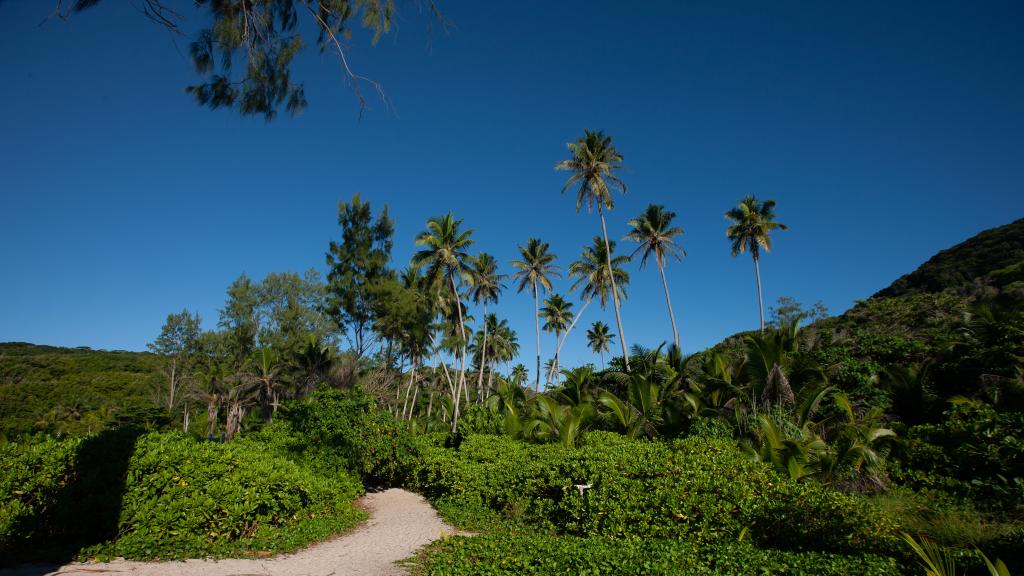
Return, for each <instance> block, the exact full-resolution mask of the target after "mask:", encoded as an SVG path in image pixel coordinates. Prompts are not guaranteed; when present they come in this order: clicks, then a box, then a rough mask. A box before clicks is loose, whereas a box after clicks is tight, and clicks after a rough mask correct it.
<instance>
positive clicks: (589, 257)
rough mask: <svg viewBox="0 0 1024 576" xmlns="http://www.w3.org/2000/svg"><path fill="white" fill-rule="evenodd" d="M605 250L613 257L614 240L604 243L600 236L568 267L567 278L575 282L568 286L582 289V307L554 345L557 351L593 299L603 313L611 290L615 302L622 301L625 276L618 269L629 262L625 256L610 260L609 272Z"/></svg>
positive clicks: (623, 271) (595, 237)
mask: <svg viewBox="0 0 1024 576" xmlns="http://www.w3.org/2000/svg"><path fill="white" fill-rule="evenodd" d="M608 248H611V250H612V253H613V254H614V252H615V241H614V240H612V241H609V242H607V243H605V241H604V239H602V238H601V237H600V236H594V243H593V244H592V245H591V246H584V247H583V253H582V254H581V255H580V259H579V260H577V261H575V262H573V263H572V264H569V274H570V275H571V276H574V277H576V278H577V280H576V282H574V283H573V285H572V290H576V289H577V288H580V287H582V288H583V290H582V293H581V296H582V297H583V307H582V308H580V311H579V313H578V314H576V317H575V318H573V320H572V324H570V325H569V329H568V330H566V331H565V336H564V337H563V338H562V340H561V342H560V343H559V344H558V349H559V350H561V349H562V345H564V344H565V340H566V339H567V338H568V337H569V332H571V331H572V329H573V328H574V327H575V326H576V321H577V320H579V319H580V316H582V315H583V311H584V310H586V309H587V306H588V305H589V304H590V302H591V301H592V300H593V299H594V298H597V299H598V303H600V304H601V309H602V310H604V309H605V306H607V304H608V295H609V294H610V293H611V291H612V287H613V286H614V287H615V289H616V291H617V292H618V296H619V299H620V300H625V299H626V285H628V284H629V272H626V271H625V269H623V268H622V265H624V264H625V263H626V262H629V256H615V257H612V258H610V261H611V268H609V267H608V262H609V257H608V254H607V253H606V252H607V249H608ZM609 270H611V274H609V273H608V271H609Z"/></svg>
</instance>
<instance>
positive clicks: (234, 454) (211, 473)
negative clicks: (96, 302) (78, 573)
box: [0, 429, 363, 559]
mask: <svg viewBox="0 0 1024 576" xmlns="http://www.w3.org/2000/svg"><path fill="white" fill-rule="evenodd" d="M0 457H2V458H3V462H4V464H5V466H4V467H3V468H2V469H0V552H3V557H5V558H7V559H16V558H17V559H40V556H43V557H45V556H46V555H50V554H56V555H60V556H61V557H65V555H66V554H78V553H80V554H81V555H82V556H90V555H99V556H125V557H129V558H155V557H163V558H181V557H196V556H206V555H212V556H224V555H236V554H241V553H243V552H245V551H249V550H273V551H283V550H290V549H294V548H297V547H299V546H302V545H305V544H308V543H309V542H311V541H315V540H319V539H322V538H324V537H327V536H329V535H330V534H332V533H335V532H337V531H340V530H343V529H345V528H348V527H349V526H352V525H353V524H355V523H356V522H358V521H359V520H360V519H362V518H363V514H362V512H360V511H358V510H357V509H355V508H354V507H353V506H352V505H351V500H352V499H353V498H354V497H355V496H357V495H358V494H359V493H360V492H361V491H362V486H361V485H360V484H359V483H358V481H356V480H355V479H354V478H352V477H350V476H349V475H347V474H346V473H345V472H343V471H339V472H336V473H334V474H332V475H331V476H330V477H325V476H320V475H316V474H314V473H313V472H312V471H310V470H309V469H307V468H303V467H300V466H299V465H297V464H295V463H293V462H290V461H288V460H285V459H283V458H280V457H278V456H276V455H274V454H273V453H271V452H270V451H269V450H268V449H266V448H263V447H261V446H258V445H254V444H246V443H237V444H228V445H224V444H215V443H207V442H199V441H196V440H194V439H192V438H190V437H187V436H184V435H181V434H176V433H151V434H146V435H142V436H140V435H139V432H138V431H134V430H129V429H120V430H116V429H115V430H109V431H105V432H103V433H101V434H97V435H93V436H89V437H86V438H83V439H76V440H68V441H63V442H58V441H54V440H44V441H42V442H37V443H33V444H10V445H5V446H2V447H0ZM36 552H40V553H41V554H37V553H36ZM43 559H45V558H43Z"/></svg>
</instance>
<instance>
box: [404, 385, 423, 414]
mask: <svg viewBox="0 0 1024 576" xmlns="http://www.w3.org/2000/svg"><path fill="white" fill-rule="evenodd" d="M419 397H420V381H419V380H417V381H416V388H415V389H414V390H413V392H412V404H410V405H409V417H408V418H406V420H412V417H413V415H414V414H415V413H416V400H417V399H418V398H419Z"/></svg>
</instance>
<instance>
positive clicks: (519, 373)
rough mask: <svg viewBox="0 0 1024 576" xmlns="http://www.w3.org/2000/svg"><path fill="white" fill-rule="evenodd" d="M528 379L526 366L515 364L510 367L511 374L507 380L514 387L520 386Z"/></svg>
mask: <svg viewBox="0 0 1024 576" xmlns="http://www.w3.org/2000/svg"><path fill="white" fill-rule="evenodd" d="M528 377H529V372H527V370H526V366H523V365H522V364H516V365H515V366H513V367H512V372H511V373H510V374H509V379H510V380H511V381H512V382H513V383H514V384H515V385H516V386H522V385H523V382H526V379H527V378H528Z"/></svg>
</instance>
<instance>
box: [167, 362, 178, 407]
mask: <svg viewBox="0 0 1024 576" xmlns="http://www.w3.org/2000/svg"><path fill="white" fill-rule="evenodd" d="M177 386H178V358H177V357H175V358H172V359H171V382H170V389H169V390H168V394H167V410H168V411H171V410H173V409H174V394H175V392H176V388H177Z"/></svg>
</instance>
